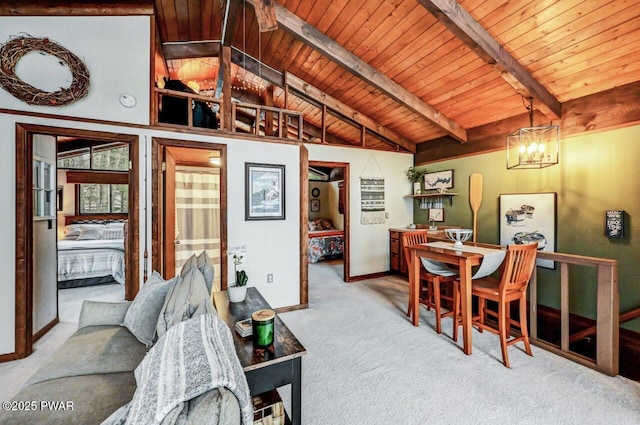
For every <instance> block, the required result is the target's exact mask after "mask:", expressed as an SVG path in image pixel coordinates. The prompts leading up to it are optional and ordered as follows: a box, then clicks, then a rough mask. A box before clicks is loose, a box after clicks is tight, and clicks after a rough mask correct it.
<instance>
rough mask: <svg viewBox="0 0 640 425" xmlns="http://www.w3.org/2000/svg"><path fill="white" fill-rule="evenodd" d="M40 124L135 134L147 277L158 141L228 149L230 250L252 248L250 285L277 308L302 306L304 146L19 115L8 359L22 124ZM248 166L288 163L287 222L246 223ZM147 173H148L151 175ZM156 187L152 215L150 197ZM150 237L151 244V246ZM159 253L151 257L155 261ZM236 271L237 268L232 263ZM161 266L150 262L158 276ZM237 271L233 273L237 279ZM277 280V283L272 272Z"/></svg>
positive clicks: (10, 138) (8, 127)
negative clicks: (154, 152) (153, 149)
mask: <svg viewBox="0 0 640 425" xmlns="http://www.w3.org/2000/svg"><path fill="white" fill-rule="evenodd" d="M16 123H29V124H38V125H45V126H51V127H60V128H73V129H82V130H93V131H104V132H112V133H123V134H134V135H137V136H138V138H139V141H140V161H139V163H138V164H137V165H138V167H139V170H140V188H141V189H140V259H141V264H140V276H141V277H142V275H143V273H142V272H143V268H144V264H142V260H143V254H144V249H145V246H146V247H148V250H149V254H150V250H151V228H152V225H153V224H152V222H151V190H150V185H151V183H150V182H151V141H152V138H153V137H160V138H165V139H176V140H193V141H201V142H209V143H221V144H226V145H227V200H228V211H227V234H228V245H229V246H235V245H246V246H247V255H246V257H245V261H244V262H243V265H244V266H245V270H246V271H247V274H248V275H249V286H255V287H257V288H258V289H259V290H260V292H261V293H262V294H263V295H264V297H265V298H266V299H267V301H268V302H269V303H270V304H271V306H272V307H274V308H277V307H283V306H290V305H297V304H299V302H300V298H299V294H300V291H299V286H300V285H299V283H300V277H299V276H300V264H299V258H300V253H299V246H300V233H299V232H300V229H299V221H300V216H299V211H300V198H299V193H300V183H299V179H300V147H299V146H296V145H289V144H279V143H262V142H255V141H245V140H237V139H228V138H223V137H207V136H201V135H192V134H182V133H171V132H166V131H155V130H148V129H140V128H130V127H122V126H112V125H98V124H94V123H84V122H74V121H64V120H57V119H47V118H39V117H30V116H20V115H15V114H0V205H3V207H4V208H5V210H4V211H5V212H4V215H3V218H4V219H3V220H0V234H2V235H6V236H5V237H4V238H3V242H2V244H1V245H0V267H1V270H3V272H4V276H5V279H3V280H1V281H0V292H2V294H3V296H2V297H0V354H4V353H11V352H13V350H14V338H15V336H14V326H15V196H16V195H15V187H16V186H15V177H16V174H15V155H16V151H15V137H16V136H15V125H16ZM245 162H257V163H269V164H284V165H285V167H286V170H285V179H286V180H285V191H286V204H285V208H286V211H285V218H286V219H285V220H269V221H245V220H244V188H245V184H244V172H245V169H244V164H245ZM145 170H146V173H147V175H146V176H145ZM146 182H149V183H148V187H149V190H147V192H146V193H147V200H146V202H147V208H146V214H145V199H144V195H145V191H144V187H145V185H146V184H147V183H146ZM145 238H146V244H145ZM150 258H151V255H149V259H150ZM230 266H232V263H230ZM153 268H154V265H153V264H149V267H148V270H149V272H151V270H153ZM232 270H233V267H230V274H231V273H232ZM268 273H272V274H273V275H274V282H273V283H269V284H268V283H266V282H267V274H268ZM229 281H232V276H231V275H230V276H229Z"/></svg>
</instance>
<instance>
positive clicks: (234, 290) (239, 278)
mask: <svg viewBox="0 0 640 425" xmlns="http://www.w3.org/2000/svg"><path fill="white" fill-rule="evenodd" d="M228 252H229V253H230V254H232V255H233V272H234V273H233V274H234V277H235V280H236V281H235V282H234V283H232V284H231V285H229V286H228V287H227V294H228V295H229V301H231V302H232V303H239V302H242V301H244V299H245V298H246V296H247V281H248V280H249V277H248V276H247V272H246V271H244V270H238V266H239V265H241V264H242V259H243V258H244V256H245V254H246V252H247V249H246V247H245V246H244V245H243V246H241V247H237V248H233V249H231V250H229V251H228Z"/></svg>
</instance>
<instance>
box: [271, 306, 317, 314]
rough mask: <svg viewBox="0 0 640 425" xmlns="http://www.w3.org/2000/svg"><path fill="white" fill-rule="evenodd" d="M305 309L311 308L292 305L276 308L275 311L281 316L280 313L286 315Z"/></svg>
mask: <svg viewBox="0 0 640 425" xmlns="http://www.w3.org/2000/svg"><path fill="white" fill-rule="evenodd" d="M305 308H309V304H298V305H290V306H287V307H278V308H274V309H273V311H275V312H276V313H278V314H280V313H286V312H288V311H296V310H304V309H305Z"/></svg>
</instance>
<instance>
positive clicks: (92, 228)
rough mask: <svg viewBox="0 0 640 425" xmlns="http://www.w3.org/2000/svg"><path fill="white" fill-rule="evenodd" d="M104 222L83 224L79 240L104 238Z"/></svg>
mask: <svg viewBox="0 0 640 425" xmlns="http://www.w3.org/2000/svg"><path fill="white" fill-rule="evenodd" d="M103 231H104V224H81V225H80V236H78V239H77V240H79V241H92V240H98V239H102V232H103Z"/></svg>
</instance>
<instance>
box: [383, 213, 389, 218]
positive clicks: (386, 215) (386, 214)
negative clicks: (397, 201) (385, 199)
mask: <svg viewBox="0 0 640 425" xmlns="http://www.w3.org/2000/svg"><path fill="white" fill-rule="evenodd" d="M384 218H386V219H387V220H388V219H389V211H385V212H384Z"/></svg>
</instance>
